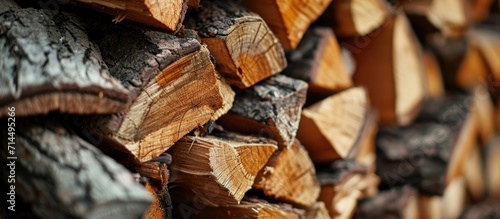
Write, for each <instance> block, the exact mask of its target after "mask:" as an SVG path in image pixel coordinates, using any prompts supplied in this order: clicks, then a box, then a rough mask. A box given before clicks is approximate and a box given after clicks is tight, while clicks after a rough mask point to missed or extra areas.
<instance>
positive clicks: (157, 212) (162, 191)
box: [142, 181, 173, 219]
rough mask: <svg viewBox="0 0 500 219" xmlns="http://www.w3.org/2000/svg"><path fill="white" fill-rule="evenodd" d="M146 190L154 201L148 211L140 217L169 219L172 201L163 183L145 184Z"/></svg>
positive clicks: (144, 218) (145, 218)
mask: <svg viewBox="0 0 500 219" xmlns="http://www.w3.org/2000/svg"><path fill="white" fill-rule="evenodd" d="M146 189H147V190H148V191H149V192H150V193H151V194H152V195H153V197H154V200H153V203H152V204H151V206H149V209H148V211H147V212H146V213H145V214H144V215H143V216H142V218H143V219H171V218H172V207H173V206H172V200H171V199H170V194H169V193H168V187H167V185H166V184H163V183H160V184H158V183H156V182H150V181H148V182H146Z"/></svg>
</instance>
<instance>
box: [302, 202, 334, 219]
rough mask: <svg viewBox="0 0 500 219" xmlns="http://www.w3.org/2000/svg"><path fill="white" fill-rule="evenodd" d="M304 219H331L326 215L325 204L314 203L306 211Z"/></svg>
mask: <svg viewBox="0 0 500 219" xmlns="http://www.w3.org/2000/svg"><path fill="white" fill-rule="evenodd" d="M305 219H331V217H330V215H329V214H328V210H327V209H326V207H325V203H323V202H316V203H314V205H313V206H312V207H311V208H309V209H307V212H306V218H305Z"/></svg>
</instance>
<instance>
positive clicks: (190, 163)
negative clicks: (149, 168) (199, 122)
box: [169, 133, 277, 206]
mask: <svg viewBox="0 0 500 219" xmlns="http://www.w3.org/2000/svg"><path fill="white" fill-rule="evenodd" d="M276 149H277V147H276V145H275V142H274V141H271V140H268V139H264V138H257V137H250V136H241V135H237V134H229V133H219V134H218V135H216V136H207V137H192V136H186V137H184V138H182V139H180V140H179V141H178V142H177V143H176V144H175V145H174V146H173V147H172V148H170V150H169V153H170V154H171V155H172V164H171V165H170V166H169V167H170V171H171V175H170V177H171V178H170V182H169V187H170V188H171V190H170V192H171V194H172V197H174V198H173V201H174V202H181V203H183V202H189V201H194V202H198V203H203V204H206V205H210V206H219V205H236V204H239V203H240V201H241V199H242V198H243V196H244V195H245V192H246V191H248V190H249V189H250V188H251V187H252V184H253V182H254V179H255V177H256V176H257V173H258V172H259V171H260V169H261V168H263V167H264V165H265V164H266V162H267V161H268V160H269V158H270V157H271V155H272V154H273V152H274V151H275V150H276Z"/></svg>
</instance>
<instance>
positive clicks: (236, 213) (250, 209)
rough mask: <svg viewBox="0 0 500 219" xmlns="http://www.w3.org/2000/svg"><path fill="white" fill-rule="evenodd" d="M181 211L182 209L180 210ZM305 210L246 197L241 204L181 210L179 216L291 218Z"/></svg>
mask: <svg viewBox="0 0 500 219" xmlns="http://www.w3.org/2000/svg"><path fill="white" fill-rule="evenodd" d="M179 211H180V210H179ZM304 214H305V212H304V210H300V209H295V208H292V206H290V205H287V204H271V203H268V202H266V201H264V200H261V199H257V198H245V199H244V200H243V201H242V202H241V204H239V205H226V206H220V207H210V206H207V207H204V208H203V209H200V210H196V211H195V212H194V213H192V212H182V211H181V212H180V213H178V215H176V216H179V218H227V219H240V218H248V219H266V218H289V219H300V218H303V217H304Z"/></svg>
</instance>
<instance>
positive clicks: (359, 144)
mask: <svg viewBox="0 0 500 219" xmlns="http://www.w3.org/2000/svg"><path fill="white" fill-rule="evenodd" d="M377 120H378V113H377V112H376V111H374V110H368V111H367V115H366V117H365V122H364V124H363V129H362V130H361V132H360V135H359V136H358V139H357V141H356V143H355V144H354V146H353V147H352V148H351V150H350V151H349V153H348V154H347V156H346V158H347V159H354V160H356V161H358V162H360V163H362V164H364V165H366V166H368V167H369V168H370V169H371V170H375V158H376V156H375V139H376V136H377V131H378V123H377Z"/></svg>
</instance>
